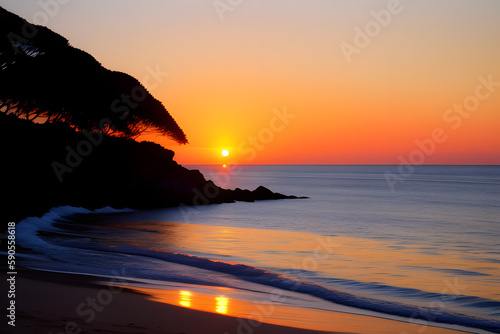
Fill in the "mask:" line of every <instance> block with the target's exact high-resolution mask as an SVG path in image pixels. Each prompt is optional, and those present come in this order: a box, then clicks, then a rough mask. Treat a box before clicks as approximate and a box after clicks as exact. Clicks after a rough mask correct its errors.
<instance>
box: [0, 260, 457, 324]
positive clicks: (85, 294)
mask: <svg viewBox="0 0 500 334" xmlns="http://www.w3.org/2000/svg"><path fill="white" fill-rule="evenodd" d="M3 269H5V268H3ZM3 272H4V273H5V272H6V271H5V270H3ZM117 274H118V273H117ZM117 277H118V276H117ZM117 277H115V278H111V279H110V280H109V283H111V284H108V285H106V284H101V283H99V284H98V283H95V282H96V281H101V282H102V281H103V278H102V277H94V276H88V275H80V274H69V273H56V272H50V271H38V270H33V269H27V268H22V269H21V268H19V270H18V275H17V282H16V305H17V309H16V327H15V329H14V328H13V327H12V326H7V321H6V320H4V322H3V323H2V325H1V326H0V328H5V330H6V331H7V332H6V333H27V334H29V333H55V334H59V333H79V331H78V330H79V329H80V330H81V332H80V333H94V332H99V333H172V334H181V333H192V334H196V333H200V334H201V333H203V334H211V333H213V334H233V333H234V334H240V333H244V334H250V333H255V334H259V333H260V334H268V333H269V334H281V333H283V334H285V333H286V334H326V333H330V334H334V333H335V334H340V333H380V334H382V333H397V334H399V333H402V332H407V333H409V334H412V333H425V334H458V333H463V332H461V331H457V330H451V329H444V328H438V327H430V326H426V327H425V328H424V331H422V328H423V326H421V325H414V324H410V323H404V322H399V321H393V320H387V319H381V318H375V317H371V316H362V315H353V314H346V313H340V312H328V314H329V317H328V318H330V319H333V320H332V322H331V323H330V324H329V325H328V326H332V327H331V329H329V330H328V331H325V330H323V331H319V330H312V329H303V328H299V327H294V326H286V324H287V322H286V321H279V318H280V316H279V314H280V312H279V311H280V309H281V308H276V310H277V312H276V317H274V318H273V319H271V318H270V319H267V318H266V319H264V321H263V322H262V323H259V322H256V321H254V320H251V319H247V318H245V317H235V316H231V315H222V314H217V313H212V312H207V311H201V310H195V309H191V308H186V307H181V306H178V305H173V304H172V303H167V302H165V300H161V301H159V300H160V298H158V296H154V293H151V291H146V290H143V291H142V293H141V291H140V289H136V288H131V287H127V286H126V285H125V287H118V286H120V283H119V282H117V281H119V279H117ZM247 304H251V303H248V302H247ZM282 308H283V309H282V311H286V312H289V311H290V307H282ZM296 311H300V310H296ZM323 312H326V311H323ZM313 313H314V311H313V310H311V312H309V314H303V316H310V315H311V314H313ZM297 314H299V313H297ZM324 315H326V313H325V314H324ZM267 320H269V322H271V323H268V321H267ZM419 329H420V330H419Z"/></svg>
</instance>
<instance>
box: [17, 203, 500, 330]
mask: <svg viewBox="0 0 500 334" xmlns="http://www.w3.org/2000/svg"><path fill="white" fill-rule="evenodd" d="M119 211H122V212H123V211H124V210H114V209H112V208H104V209H101V210H97V211H90V210H86V209H83V208H73V207H69V206H66V207H59V208H54V209H52V210H50V211H49V212H48V213H47V214H45V215H44V216H43V217H42V218H33V217H31V218H27V219H25V220H23V221H21V222H20V223H18V225H17V227H16V228H17V230H18V233H17V235H18V243H19V244H20V245H21V246H23V247H26V248H31V249H33V250H34V251H35V252H37V253H38V254H42V255H44V256H47V257H48V258H49V259H52V260H56V261H57V260H59V261H61V259H63V258H64V260H63V261H64V262H66V261H69V260H71V259H72V258H76V257H82V256H91V255H97V258H98V257H99V256H101V257H102V256H123V255H125V256H139V257H148V258H151V259H154V260H155V261H162V262H166V263H170V264H179V265H183V266H188V267H193V268H199V269H203V270H207V271H210V272H215V273H224V274H228V275H231V276H233V277H237V278H238V279H240V280H243V281H247V282H251V283H257V284H261V285H265V286H269V287H274V288H277V289H281V290H287V291H293V292H298V293H303V294H307V295H310V296H314V297H317V298H321V299H323V300H326V301H329V302H332V303H336V304H341V305H345V306H350V307H355V308H358V309H365V310H370V311H375V312H379V313H385V314H388V315H393V316H400V317H404V318H407V319H409V321H414V320H422V321H425V322H434V323H445V324H455V325H461V326H465V327H471V328H477V329H482V330H486V331H490V332H493V333H500V322H499V321H496V320H490V319H485V318H480V317H476V316H471V315H465V314H460V313H455V312H450V311H448V310H446V309H445V308H444V307H443V308H436V307H434V308H432V307H417V306H414V305H407V304H403V303H399V302H392V301H386V300H382V299H376V298H368V297H363V296H359V295H356V294H354V293H351V292H345V291H341V290H337V289H334V288H332V287H326V286H323V285H321V284H319V283H315V282H310V281H306V280H303V279H298V278H292V277H287V276H285V275H283V274H281V273H277V272H273V271H270V270H266V269H263V268H259V267H254V266H250V265H247V264H242V263H232V262H225V261H220V260H213V259H209V258H206V257H201V256H195V255H190V254H184V253H175V252H168V251H158V250H151V249H144V248H139V247H136V246H133V245H121V246H117V247H112V248H109V247H108V248H106V247H103V246H98V245H95V244H92V243H87V244H82V245H81V246H79V247H81V248H76V247H68V246H61V245H56V244H52V243H49V242H47V241H45V240H44V239H43V238H42V237H40V235H39V232H42V231H43V232H53V233H58V234H59V233H64V234H67V231H65V230H63V229H60V228H58V227H56V226H54V225H55V223H57V222H61V221H64V222H70V220H69V219H68V217H69V216H71V215H74V214H90V213H107V212H113V213H114V212H119ZM128 211H130V210H128ZM104 252H105V253H104ZM61 254H66V255H65V256H64V257H63V256H62V255H61ZM95 261H102V259H100V260H95ZM96 263H97V262H96ZM63 265H66V263H65V264H63ZM87 269H89V268H88V267H87ZM141 270H142V269H141ZM146 270H148V269H146ZM88 274H95V273H94V272H90V273H88ZM214 277H217V276H216V275H215V276H214ZM171 278H174V279H176V280H178V281H183V280H184V281H185V280H187V282H190V283H194V281H193V279H192V278H190V277H189V276H184V275H182V274H179V275H175V277H174V276H172V277H171ZM199 282H203V283H202V284H209V283H210V280H209V279H205V280H203V279H202V280H199ZM352 284H356V282H354V281H353V282H352ZM378 288H379V289H388V290H393V291H394V290H395V289H396V290H401V288H396V287H391V286H384V285H379V286H378ZM406 290H407V291H403V292H404V293H406V294H408V293H409V294H420V295H421V296H426V298H429V299H433V300H441V301H444V304H446V301H449V300H453V301H454V302H459V303H461V304H462V305H465V306H468V307H489V308H491V307H494V308H495V307H498V306H500V303H499V302H497V301H492V300H488V299H484V298H478V297H470V296H461V295H460V296H457V295H446V294H437V293H429V292H425V291H421V290H417V289H406ZM278 292H279V290H278ZM400 292H401V291H400Z"/></svg>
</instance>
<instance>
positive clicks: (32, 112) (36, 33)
mask: <svg viewBox="0 0 500 334" xmlns="http://www.w3.org/2000/svg"><path fill="white" fill-rule="evenodd" d="M0 111H3V112H5V113H8V114H14V115H16V116H18V117H25V118H26V119H31V120H33V119H37V118H38V119H43V120H45V121H47V122H66V123H68V124H69V125H71V126H72V127H74V128H76V129H78V130H89V131H91V130H97V129H103V128H106V130H107V131H109V132H110V133H112V134H113V135H115V136H120V137H126V138H134V137H136V136H138V135H140V134H142V133H144V132H145V131H155V132H159V133H161V134H162V135H165V136H168V137H170V138H172V139H173V140H175V141H176V142H178V143H182V144H185V143H187V139H186V136H185V134H184V132H183V131H182V129H181V128H180V127H179V126H178V125H177V123H176V122H175V120H174V119H173V118H172V116H171V115H170V114H169V113H168V111H167V110H166V109H165V107H164V106H163V104H162V103H161V102H160V101H158V100H157V99H155V98H154V97H153V96H152V95H151V94H150V93H149V92H148V91H147V90H146V89H145V88H144V86H143V85H142V84H141V83H140V82H139V81H138V80H136V79H135V78H133V77H131V76H129V75H127V74H125V73H120V72H114V71H110V70H108V69H106V68H104V67H102V66H101V64H100V63H99V62H98V61H97V60H96V59H95V58H94V57H92V56H91V55H90V54H88V53H86V52H84V51H82V50H79V49H77V48H74V47H72V46H70V45H69V43H68V40H67V39H65V38H64V37H62V36H60V35H58V34H56V33H54V32H53V31H51V30H50V29H48V28H46V27H42V26H38V25H31V24H29V23H28V22H26V21H25V20H24V19H22V18H20V17H19V16H17V15H14V14H12V13H10V12H8V11H6V10H5V9H3V8H1V7H0Z"/></svg>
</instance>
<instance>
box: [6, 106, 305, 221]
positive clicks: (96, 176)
mask: <svg viewBox="0 0 500 334" xmlns="http://www.w3.org/2000/svg"><path fill="white" fill-rule="evenodd" d="M0 149H1V152H2V155H3V157H2V164H1V167H0V168H1V173H2V174H1V175H3V182H2V183H3V187H2V191H3V194H4V199H3V205H2V207H3V210H2V213H1V215H2V216H3V217H2V218H3V219H2V221H4V222H5V221H18V220H20V219H22V218H24V217H27V216H34V215H35V216H36V215H41V214H43V213H45V212H46V211H48V210H49V209H50V208H51V207H56V206H61V205H71V206H76V207H85V208H87V209H97V208H101V207H105V206H111V207H114V208H125V207H127V208H131V209H152V208H161V207H172V206H178V205H206V204H216V203H230V202H234V201H255V200H269V199H286V198H297V197H295V196H285V195H283V194H279V193H273V192H272V191H270V190H269V189H267V188H265V187H258V188H257V189H255V190H253V191H249V190H241V189H235V190H228V189H222V188H220V187H218V186H217V185H215V184H214V183H213V182H212V181H209V180H206V179H205V177H204V176H203V175H202V174H201V173H200V172H199V171H197V170H188V169H186V168H184V167H182V166H180V165H179V164H177V163H176V162H175V161H174V160H173V157H174V152H172V151H170V150H167V149H164V148H163V147H161V146H160V145H158V144H154V143H150V142H142V143H138V142H136V141H133V140H130V139H124V138H118V137H112V136H104V135H102V134H101V133H99V132H77V131H75V130H73V129H72V128H70V127H69V126H67V125H65V124H61V123H47V124H36V123H33V122H31V121H27V120H23V119H19V118H17V117H15V116H9V115H5V114H4V113H0Z"/></svg>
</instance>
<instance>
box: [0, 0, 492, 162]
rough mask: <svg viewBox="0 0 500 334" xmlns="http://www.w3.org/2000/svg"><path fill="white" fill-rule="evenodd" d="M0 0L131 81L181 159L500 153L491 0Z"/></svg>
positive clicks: (444, 158) (478, 156) (447, 157)
mask: <svg viewBox="0 0 500 334" xmlns="http://www.w3.org/2000/svg"><path fill="white" fill-rule="evenodd" d="M0 5H1V6H2V7H4V8H5V9H7V10H9V11H11V12H13V13H15V14H17V15H20V16H22V17H24V18H25V19H27V20H28V21H30V22H32V23H36V24H42V25H45V26H47V27H49V28H50V29H52V30H54V31H55V32H57V33H59V34H61V35H63V36H64V37H66V38H67V39H69V41H70V43H71V45H73V46H75V47H77V48H80V49H83V50H85V51H86V52H89V53H90V54H92V55H93V56H94V57H95V58H96V59H97V60H98V61H100V62H101V63H102V65H103V66H104V67H106V68H108V69H111V70H117V71H122V72H125V73H128V74H130V75H132V76H134V77H136V78H137V79H138V80H139V81H141V83H142V84H143V85H144V86H145V87H146V88H147V89H148V90H149V91H150V92H151V93H152V94H153V95H154V96H155V97H156V98H157V99H159V100H160V101H161V102H162V103H163V104H164V106H165V107H166V108H167V110H168V111H169V112H170V114H171V115H172V116H173V117H174V118H175V119H176V121H177V123H178V124H179V125H180V127H181V128H182V129H183V130H184V132H185V133H186V135H187V137H188V140H189V144H187V145H182V146H180V145H178V144H176V143H174V142H172V141H171V140H168V139H167V138H163V137H159V136H152V135H148V136H143V137H140V138H139V140H153V141H155V142H158V143H160V144H161V145H163V146H164V147H167V148H169V149H172V150H174V151H175V152H176V155H175V157H176V158H175V159H176V161H177V162H179V163H181V164H186V165H190V164H412V165H420V164H499V163H500V131H499V130H500V61H499V60H500V43H499V37H500V20H499V19H498V18H499V17H500V1H498V0H440V1H435V0H400V1H399V0H385V1H379V0H366V1H353V0H168V1H167V0H164V1H160V0H149V1H147V2H144V1H138V0H137V1H132V0H100V1H98V0H40V1H31V0H23V1H19V0H0ZM222 150H227V151H228V152H229V155H228V156H227V157H224V156H222V154H221V152H222Z"/></svg>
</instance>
